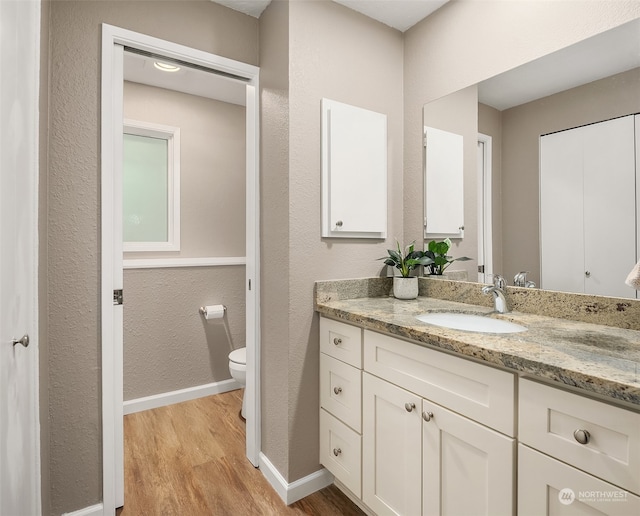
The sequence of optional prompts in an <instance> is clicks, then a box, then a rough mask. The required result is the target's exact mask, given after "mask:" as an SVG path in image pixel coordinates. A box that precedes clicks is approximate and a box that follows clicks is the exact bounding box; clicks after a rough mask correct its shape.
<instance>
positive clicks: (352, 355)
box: [320, 317, 362, 368]
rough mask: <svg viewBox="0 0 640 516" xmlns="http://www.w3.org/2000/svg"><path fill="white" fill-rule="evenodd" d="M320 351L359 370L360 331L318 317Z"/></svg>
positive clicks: (359, 329)
mask: <svg viewBox="0 0 640 516" xmlns="http://www.w3.org/2000/svg"><path fill="white" fill-rule="evenodd" d="M320 351H322V352H323V353H326V354H327V355H330V356H332V357H334V358H337V359H338V360H342V361H343V362H346V363H347V364H351V365H352V366H354V367H357V368H361V367H362V329H361V328H358V327H357V326H351V325H350V324H345V323H343V322H340V321H334V320H333V319H327V318H325V317H320Z"/></svg>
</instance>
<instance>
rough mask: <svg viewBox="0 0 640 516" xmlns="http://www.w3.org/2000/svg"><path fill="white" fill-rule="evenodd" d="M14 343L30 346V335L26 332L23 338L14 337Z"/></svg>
mask: <svg viewBox="0 0 640 516" xmlns="http://www.w3.org/2000/svg"><path fill="white" fill-rule="evenodd" d="M12 342H13V345H14V346H15V345H16V344H22V345H23V346H24V347H25V348H26V347H28V346H29V335H27V334H26V333H25V334H24V335H23V336H22V338H21V339H13V341H12Z"/></svg>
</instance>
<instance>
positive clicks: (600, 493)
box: [518, 444, 640, 516]
mask: <svg viewBox="0 0 640 516" xmlns="http://www.w3.org/2000/svg"><path fill="white" fill-rule="evenodd" d="M605 514H606V515H610V516H629V515H631V514H640V497H638V496H635V495H633V494H631V493H628V492H627V491H624V490H622V489H620V488H618V487H616V486H614V485H612V484H609V483H607V482H604V481H602V480H600V479H598V478H595V477H592V476H591V475H589V474H587V473H584V472H582V471H580V470H578V469H575V468H573V467H571V466H568V465H567V464H564V463H562V462H559V461H557V460H555V459H552V458H551V457H549V456H547V455H543V454H542V453H540V452H537V451H535V450H532V449H531V448H528V447H527V446H524V445H522V444H520V445H518V516H578V515H580V516H595V515H605Z"/></svg>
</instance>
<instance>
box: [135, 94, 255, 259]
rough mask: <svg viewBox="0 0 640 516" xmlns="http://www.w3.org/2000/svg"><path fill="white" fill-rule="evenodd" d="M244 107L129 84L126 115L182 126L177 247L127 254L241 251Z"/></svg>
mask: <svg viewBox="0 0 640 516" xmlns="http://www.w3.org/2000/svg"><path fill="white" fill-rule="evenodd" d="M245 111H246V110H245V108H244V106H238V105H235V104H229V103H227V102H220V101H217V100H212V99H207V98H204V97H198V96H195V95H187V94H186V93H181V92H178V91H170V90H166V89H163V88H155V87H153V86H146V85H144V84H136V83H133V82H128V81H127V82H125V83H124V117H125V118H130V119H133V120H138V121H142V122H153V123H157V124H162V125H169V126H173V127H179V128H180V197H181V202H180V226H181V234H180V251H177V252H155V253H125V256H124V257H125V259H128V258H151V257H154V258H178V257H179V258H199V257H210V256H213V257H220V256H244V255H245V184H246V181H245V168H246V167H245V163H246V159H245V151H246V145H245V139H246V138H245V126H246V123H245V118H246V114H245Z"/></svg>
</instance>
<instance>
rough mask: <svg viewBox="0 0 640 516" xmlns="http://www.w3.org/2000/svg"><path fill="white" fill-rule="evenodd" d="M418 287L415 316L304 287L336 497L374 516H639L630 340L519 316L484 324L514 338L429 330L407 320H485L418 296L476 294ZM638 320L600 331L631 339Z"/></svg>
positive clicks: (362, 292) (389, 303) (639, 381)
mask: <svg viewBox="0 0 640 516" xmlns="http://www.w3.org/2000/svg"><path fill="white" fill-rule="evenodd" d="M420 281H421V290H422V292H421V295H423V297H419V298H418V299H417V300H415V301H400V300H396V299H394V298H393V297H389V296H386V295H384V290H385V288H386V287H385V283H384V282H385V280H384V279H380V278H376V279H372V280H353V281H351V282H350V281H349V280H346V281H345V282H318V283H317V284H316V310H317V311H318V312H319V313H320V315H321V318H320V352H321V356H320V406H321V408H320V462H321V463H322V464H323V465H324V466H325V467H326V468H327V469H328V470H329V471H331V472H332V473H333V474H334V476H335V478H336V484H337V485H338V486H339V487H340V488H341V489H342V490H343V491H344V492H345V493H347V494H348V495H349V496H350V497H351V498H352V499H354V501H356V502H357V503H359V504H360V505H361V506H362V507H363V509H365V510H366V511H368V512H370V513H372V514H378V515H383V514H405V515H410V516H414V515H420V514H425V515H430V514H434V515H440V514H443V515H446V514H453V515H458V514H478V515H479V514H487V515H492V516H493V515H500V514H519V515H529V514H531V515H535V516H538V515H542V514H579V513H580V514H581V513H585V512H586V511H588V510H591V511H594V510H596V511H600V513H602V514H612V515H628V514H640V331H639V330H638V329H637V328H635V327H634V328H633V329H629V328H620V327H614V326H606V325H603V324H593V323H587V322H584V321H575V320H568V319H559V318H555V317H549V316H548V315H539V314H535V313H524V312H518V311H516V312H512V313H509V314H505V315H495V314H491V315H489V317H497V318H499V319H506V320H510V321H512V322H516V323H518V324H520V325H522V326H525V327H526V328H527V330H526V331H524V332H520V333H505V334H496V333H477V332H470V331H461V330H454V329H450V328H446V327H439V326H433V325H430V324H426V323H423V322H421V321H419V320H418V319H417V316H419V315H420V314H424V313H429V312H452V313H471V314H478V315H481V314H485V315H486V314H489V312H491V307H488V306H481V305H479V304H478V305H476V304H467V303H460V302H455V301H451V300H447V299H441V298H435V297H425V296H424V294H425V293H429V294H430V295H433V294H434V293H435V292H437V291H438V289H446V288H447V285H446V283H449V284H450V285H449V286H450V287H451V288H452V289H454V290H455V289H459V288H461V285H462V288H468V289H476V290H479V285H477V284H476V285H472V284H467V285H468V286H466V287H465V286H464V285H465V284H464V283H457V282H445V283H443V282H442V280H424V279H421V280H420ZM429 281H430V282H437V287H435V285H436V283H434V284H433V285H434V289H433V291H432V292H428V285H429V283H428V282H429ZM363 282H364V283H363ZM522 290H524V289H522ZM518 292H519V291H517V290H513V289H512V292H511V294H518ZM532 294H533V295H534V296H535V295H540V296H544V295H548V294H545V293H542V292H536V293H532ZM365 296H372V297H365ZM442 297H446V296H442ZM465 297H469V298H470V299H472V300H474V301H475V299H476V298H474V297H473V295H469V296H465ZM477 299H481V298H477ZM588 306H591V308H588ZM565 308H566V307H565ZM637 309H638V306H636V305H635V304H632V305H624V306H622V305H621V306H618V307H616V305H615V304H614V305H612V308H611V310H612V313H613V316H612V317H614V318H615V316H616V315H618V316H619V315H620V314H617V312H620V311H623V312H624V311H627V310H628V312H627V313H626V315H627V316H628V317H626V318H625V317H621V318H620V319H619V320H617V321H616V323H617V324H618V323H619V325H621V326H629V324H627V323H628V322H629V321H632V324H630V326H634V324H636V322H635V321H638V324H640V319H637V316H638V314H637V312H635V310H637ZM589 310H591V312H592V313H596V312H606V311H607V309H606V308H604V307H602V306H597V303H596V304H593V303H591V305H589V303H587V309H586V312H589ZM602 315H603V314H602V313H600V317H602ZM623 315H625V314H623ZM577 318H579V319H580V318H582V319H584V318H585V317H584V314H583V315H578V317H577ZM594 318H595V320H598V318H597V316H594ZM576 511H577V512H576Z"/></svg>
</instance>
